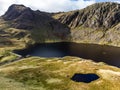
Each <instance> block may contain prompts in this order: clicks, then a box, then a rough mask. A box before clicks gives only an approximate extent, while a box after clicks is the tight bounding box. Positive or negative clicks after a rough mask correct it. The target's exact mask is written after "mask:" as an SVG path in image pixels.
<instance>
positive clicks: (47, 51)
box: [15, 42, 120, 67]
mask: <svg viewBox="0 0 120 90" xmlns="http://www.w3.org/2000/svg"><path fill="white" fill-rule="evenodd" d="M15 53H17V54H20V55H22V56H26V55H31V56H40V57H64V56H77V57H80V58H84V59H92V60H94V61H96V62H105V63H107V64H110V65H113V66H117V67H120V48H117V47H111V46H104V45H94V44H78V43H68V42H66V43H65V42H62V43H47V44H39V45H35V46H33V47H31V48H29V49H26V50H20V51H15Z"/></svg>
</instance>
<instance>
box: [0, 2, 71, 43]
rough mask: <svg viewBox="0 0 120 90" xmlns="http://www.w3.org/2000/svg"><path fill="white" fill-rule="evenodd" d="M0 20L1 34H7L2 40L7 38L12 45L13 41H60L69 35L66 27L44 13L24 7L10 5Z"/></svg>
mask: <svg viewBox="0 0 120 90" xmlns="http://www.w3.org/2000/svg"><path fill="white" fill-rule="evenodd" d="M0 20H1V22H0V28H1V32H3V33H5V34H7V36H5V37H2V38H5V39H6V38H7V39H8V41H11V43H13V44H14V43H15V41H16V42H17V43H18V42H19V41H20V42H24V43H27V44H32V43H40V42H46V41H62V40H66V39H67V37H68V36H69V34H70V30H69V28H68V27H67V26H65V25H64V24H61V23H60V22H59V21H58V20H55V19H53V18H52V17H51V16H49V15H48V14H47V13H46V12H41V11H39V10H37V11H33V10H31V9H30V8H28V7H25V6H24V5H15V4H13V5H11V6H10V7H9V8H8V10H7V12H6V13H5V14H4V15H3V16H2V17H1V19H0ZM2 35H3V34H2ZM8 35H9V37H8ZM23 38H24V40H23ZM13 39H14V41H13ZM12 41H13V42H12ZM1 42H2V41H1Z"/></svg>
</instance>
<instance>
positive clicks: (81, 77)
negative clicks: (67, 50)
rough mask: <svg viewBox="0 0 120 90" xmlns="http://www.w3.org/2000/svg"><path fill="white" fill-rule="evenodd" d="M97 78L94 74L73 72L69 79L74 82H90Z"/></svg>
mask: <svg viewBox="0 0 120 90" xmlns="http://www.w3.org/2000/svg"><path fill="white" fill-rule="evenodd" d="M98 78H99V76H98V75H96V74H75V75H74V76H73V77H72V78H71V80H73V81H75V82H85V83H90V82H91V81H94V80H97V79H98Z"/></svg>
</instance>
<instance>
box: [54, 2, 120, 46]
mask: <svg viewBox="0 0 120 90" xmlns="http://www.w3.org/2000/svg"><path fill="white" fill-rule="evenodd" d="M53 17H54V18H55V19H57V20H59V21H60V22H61V23H63V24H65V25H68V26H69V27H70V28H71V30H72V31H71V36H72V41H75V42H83V43H96V44H108V45H113V46H120V38H119V36H120V31H119V30H120V25H119V23H120V18H119V17H120V4H117V3H110V2H106V3H96V4H93V5H91V6H88V7H87V8H84V9H82V10H76V11H71V12H65V13H63V12H62V13H57V14H54V15H53Z"/></svg>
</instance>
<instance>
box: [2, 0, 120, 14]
mask: <svg viewBox="0 0 120 90" xmlns="http://www.w3.org/2000/svg"><path fill="white" fill-rule="evenodd" d="M97 2H118V3H120V0H0V15H2V14H4V13H5V11H7V9H8V7H9V6H10V5H12V4H23V5H25V6H27V7H30V8H32V9H33V10H40V11H46V12H59V11H71V10H76V9H82V8H85V7H87V6H89V5H91V4H94V3H97Z"/></svg>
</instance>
